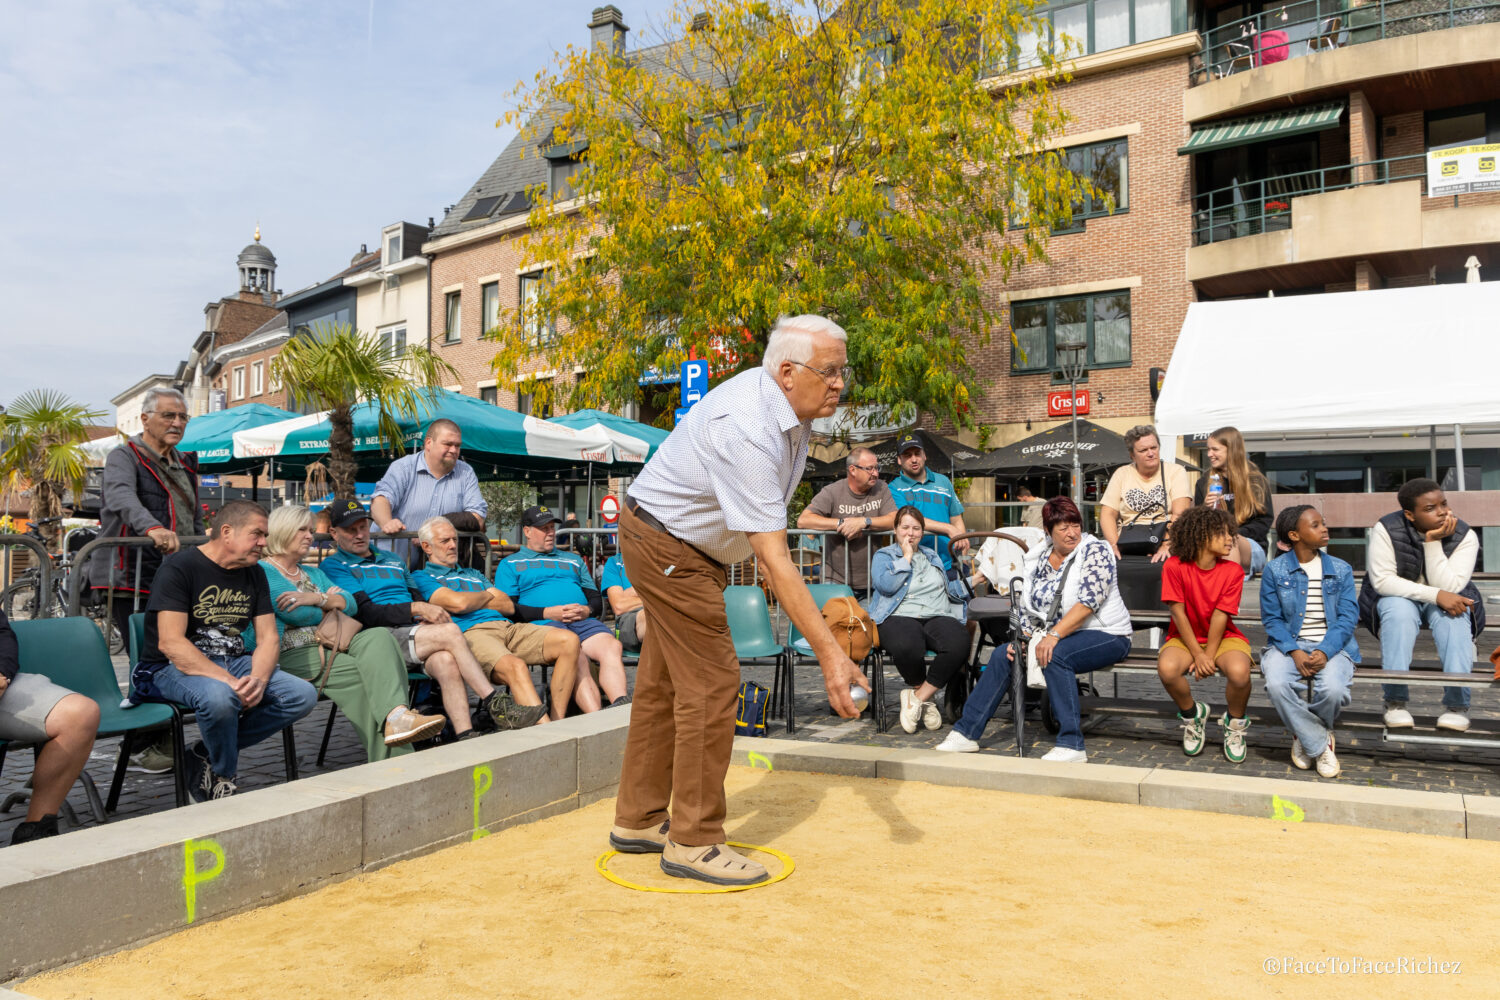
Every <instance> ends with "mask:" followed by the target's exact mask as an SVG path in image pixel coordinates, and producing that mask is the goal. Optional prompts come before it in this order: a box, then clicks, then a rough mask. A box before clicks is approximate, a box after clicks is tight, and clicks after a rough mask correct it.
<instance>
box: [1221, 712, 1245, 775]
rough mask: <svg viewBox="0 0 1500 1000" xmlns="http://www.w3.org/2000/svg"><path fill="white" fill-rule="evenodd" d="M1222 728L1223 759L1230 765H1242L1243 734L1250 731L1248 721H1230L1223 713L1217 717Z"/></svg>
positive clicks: (1243, 755) (1243, 753)
mask: <svg viewBox="0 0 1500 1000" xmlns="http://www.w3.org/2000/svg"><path fill="white" fill-rule="evenodd" d="M1219 725H1221V726H1223V727H1224V759H1225V760H1227V761H1229V763H1231V764H1242V763H1244V760H1245V733H1246V732H1247V731H1248V730H1249V729H1250V720H1249V719H1231V718H1230V717H1229V713H1228V712H1225V713H1224V714H1223V715H1222V716H1220V717H1219Z"/></svg>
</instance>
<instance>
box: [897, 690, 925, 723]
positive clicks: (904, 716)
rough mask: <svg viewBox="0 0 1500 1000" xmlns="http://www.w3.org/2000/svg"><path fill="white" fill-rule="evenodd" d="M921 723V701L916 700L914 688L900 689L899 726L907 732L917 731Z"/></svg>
mask: <svg viewBox="0 0 1500 1000" xmlns="http://www.w3.org/2000/svg"><path fill="white" fill-rule="evenodd" d="M921 724H922V703H921V702H920V701H918V700H917V690H916V688H902V689H901V728H902V729H904V730H906V731H907V732H908V733H914V732H916V731H917V727H918V726H920V725H921Z"/></svg>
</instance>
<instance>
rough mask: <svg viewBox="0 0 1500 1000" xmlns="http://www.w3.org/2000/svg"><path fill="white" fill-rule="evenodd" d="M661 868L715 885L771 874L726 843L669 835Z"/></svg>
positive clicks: (745, 881)
mask: <svg viewBox="0 0 1500 1000" xmlns="http://www.w3.org/2000/svg"><path fill="white" fill-rule="evenodd" d="M918 704H921V702H918ZM661 870H662V871H664V872H666V873H667V874H668V875H676V876H677V877H678V878H695V879H698V880H699V881H701V882H712V883H713V884H714V885H754V884H755V883H757V882H764V881H765V880H766V879H768V878H770V874H769V873H768V872H767V871H766V866H765V865H763V864H761V863H760V862H759V861H751V860H750V859H749V858H747V857H745V856H744V855H743V854H740V853H739V852H738V851H735V850H734V849H732V848H731V847H730V846H729V845H728V844H709V845H706V846H704V847H685V846H684V845H682V844H679V843H677V842H676V841H675V840H671V839H669V840H668V841H667V843H666V845H665V846H664V847H663V848H662V852H661Z"/></svg>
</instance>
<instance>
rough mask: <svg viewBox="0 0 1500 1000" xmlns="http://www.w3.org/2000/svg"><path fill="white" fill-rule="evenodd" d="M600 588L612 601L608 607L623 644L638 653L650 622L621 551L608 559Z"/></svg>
mask: <svg viewBox="0 0 1500 1000" xmlns="http://www.w3.org/2000/svg"><path fill="white" fill-rule="evenodd" d="M599 588H600V589H601V590H603V591H604V596H605V597H606V598H607V599H608V600H609V609H610V610H611V611H613V612H614V613H615V632H616V634H618V635H619V637H620V645H621V646H623V647H625V649H626V650H628V651H629V652H632V653H639V652H640V651H641V643H643V642H645V641H646V632H647V630H648V629H650V627H651V625H650V622H649V621H648V620H647V618H646V609H645V607H644V605H643V604H642V602H641V599H640V596H639V595H637V594H636V592H635V588H634V587H632V586H631V585H630V577H629V576H627V575H626V573H625V560H624V559H622V558H621V557H620V554H619V553H618V552H616V553H615V554H614V555H612V556H610V557H609V559H608V561H606V562H605V564H604V574H603V576H602V577H601V579H600V580H599Z"/></svg>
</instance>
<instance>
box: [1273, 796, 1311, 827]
mask: <svg viewBox="0 0 1500 1000" xmlns="http://www.w3.org/2000/svg"><path fill="white" fill-rule="evenodd" d="M1271 818H1272V819H1274V820H1280V821H1282V822H1284V823H1300V822H1302V821H1303V820H1304V819H1306V818H1307V814H1306V813H1305V812H1303V811H1302V807H1301V806H1299V805H1298V804H1297V803H1295V802H1293V801H1292V800H1291V799H1284V798H1282V797H1281V796H1280V795H1273V796H1271Z"/></svg>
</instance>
